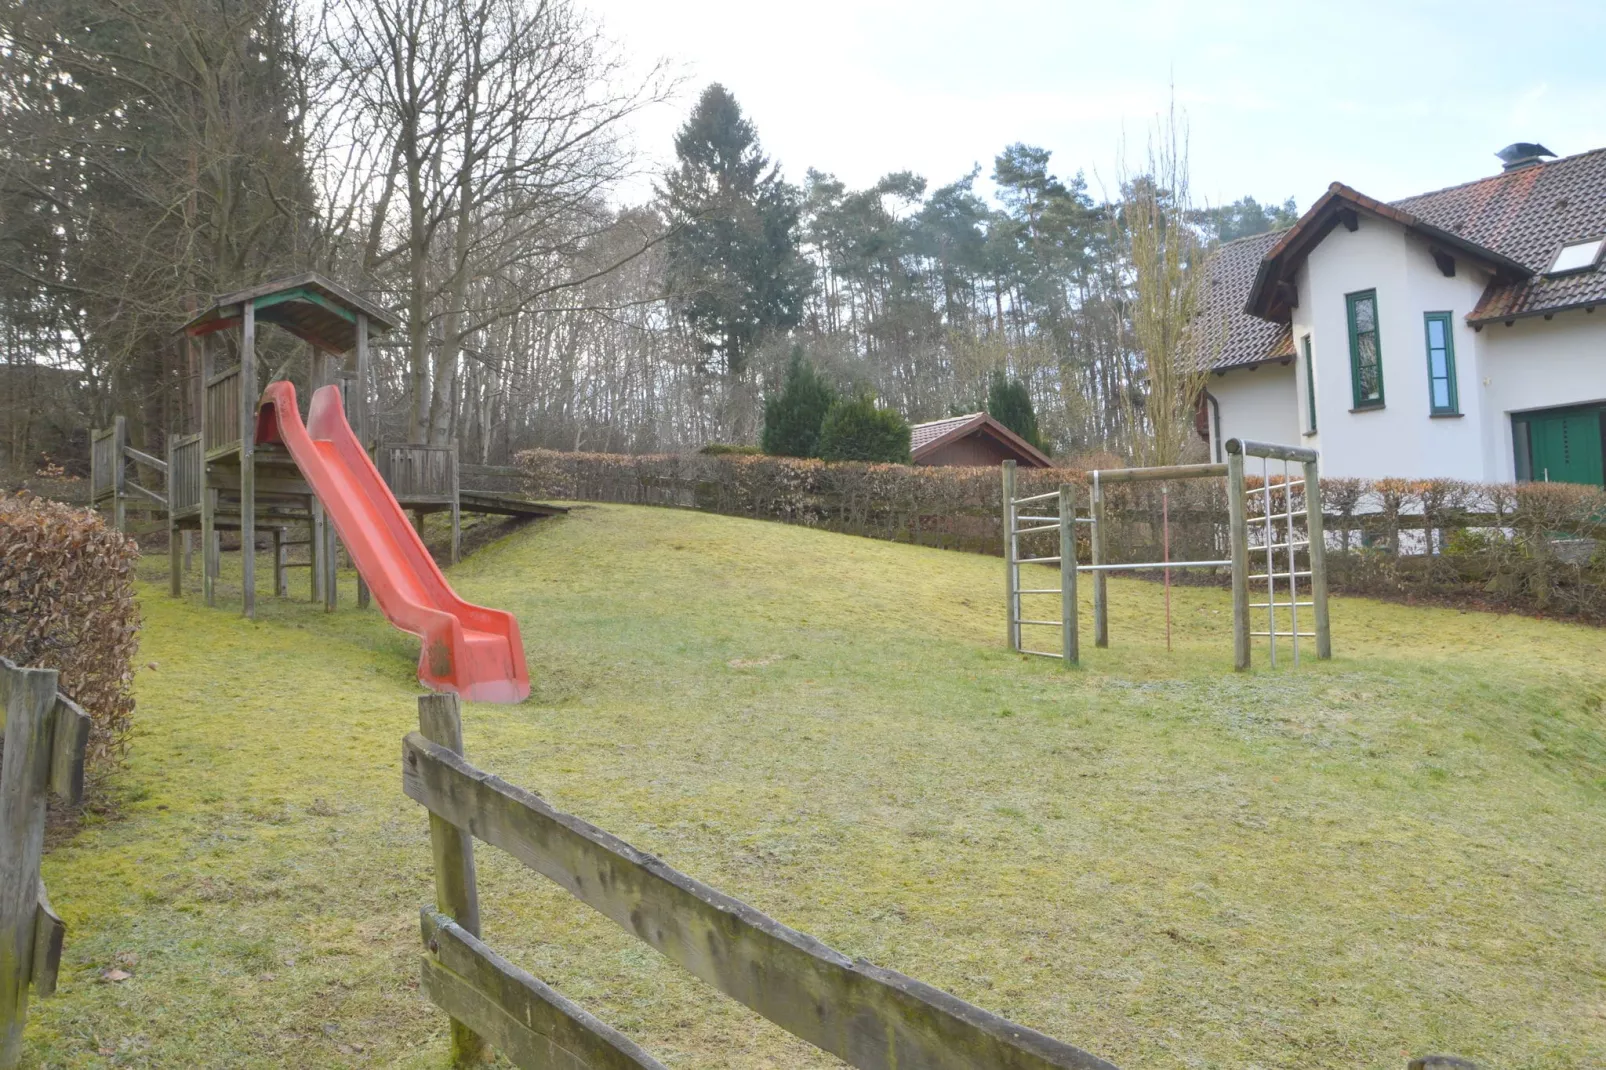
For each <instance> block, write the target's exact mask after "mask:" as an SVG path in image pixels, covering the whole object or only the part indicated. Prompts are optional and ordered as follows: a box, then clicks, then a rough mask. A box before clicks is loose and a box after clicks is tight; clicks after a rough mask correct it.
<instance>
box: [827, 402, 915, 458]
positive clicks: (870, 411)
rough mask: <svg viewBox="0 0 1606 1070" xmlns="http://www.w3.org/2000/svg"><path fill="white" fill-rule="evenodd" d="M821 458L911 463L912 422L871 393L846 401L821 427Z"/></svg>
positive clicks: (838, 403) (835, 408) (837, 406)
mask: <svg viewBox="0 0 1606 1070" xmlns="http://www.w3.org/2000/svg"><path fill="white" fill-rule="evenodd" d="M820 459H821V460H826V461H870V462H874V463H879V464H908V463H909V422H908V421H907V420H905V419H904V418H903V417H902V416H900V415H898V413H896V412H894V411H893V410H892V409H882V408H878V407H877V406H876V403H875V398H874V397H873V396H871V395H870V394H856V395H854V396H853V397H847V398H843V399H841V400H840V401H838V402H837V403H836V404H835V405H832V406H831V411H830V412H828V413H826V414H825V423H823V424H822V425H821V426H820Z"/></svg>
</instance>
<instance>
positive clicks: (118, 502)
mask: <svg viewBox="0 0 1606 1070" xmlns="http://www.w3.org/2000/svg"><path fill="white" fill-rule="evenodd" d="M127 445H128V420H127V419H126V418H125V417H122V416H118V417H116V418H114V419H113V421H112V526H113V527H115V528H116V529H117V530H118V531H127V530H128V515H127V513H128V507H127V506H126V505H124V504H123V487H124V486H125V480H126V477H127V472H128V465H127V464H126V463H125V460H124V457H123V447H124V446H127Z"/></svg>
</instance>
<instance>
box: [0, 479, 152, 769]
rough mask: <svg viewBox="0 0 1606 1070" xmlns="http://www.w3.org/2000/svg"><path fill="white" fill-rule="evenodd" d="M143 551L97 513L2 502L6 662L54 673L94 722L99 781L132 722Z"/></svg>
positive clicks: (1, 637)
mask: <svg viewBox="0 0 1606 1070" xmlns="http://www.w3.org/2000/svg"><path fill="white" fill-rule="evenodd" d="M138 558H139V547H138V546H137V545H136V544H135V542H134V540H133V539H131V538H129V537H128V536H126V535H123V534H121V533H120V532H117V531H115V530H113V529H112V528H111V527H109V526H108V525H107V524H106V522H105V521H104V520H103V519H102V518H101V517H100V516H99V515H98V514H96V513H94V512H92V511H90V510H88V509H85V508H82V507H74V506H70V505H65V504H63V503H61V502H55V501H49V500H47V499H43V498H35V497H33V496H32V495H29V494H27V493H26V492H24V493H22V494H19V495H15V496H10V495H6V494H4V493H0V655H3V656H5V657H7V658H10V659H11V660H12V661H13V662H15V663H16V664H18V665H26V666H29V667H32V668H44V669H55V670H57V672H58V673H59V674H60V677H59V681H58V684H57V687H58V689H59V690H60V691H61V692H62V694H64V695H66V696H67V697H68V698H71V699H72V700H73V701H75V702H77V703H78V704H79V705H80V706H82V707H83V709H84V712H85V713H87V714H89V717H90V722H91V726H90V734H89V753H88V762H89V766H90V769H91V775H92V776H97V777H98V776H99V775H101V774H104V773H105V772H106V771H107V770H108V769H109V768H111V767H112V766H114V765H115V764H116V763H117V762H118V761H120V760H121V758H122V755H123V753H124V751H125V749H126V748H127V745H128V734H129V728H130V726H131V723H132V720H133V714H134V657H135V655H136V654H137V653H138V649H139V606H138V604H137V603H136V601H135V598H134V564H135V562H136V561H137V560H138Z"/></svg>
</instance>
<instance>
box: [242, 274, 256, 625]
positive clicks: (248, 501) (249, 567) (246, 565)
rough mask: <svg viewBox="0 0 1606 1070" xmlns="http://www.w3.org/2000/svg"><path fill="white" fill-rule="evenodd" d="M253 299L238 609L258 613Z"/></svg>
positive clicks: (247, 329)
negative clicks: (240, 598) (239, 603)
mask: <svg viewBox="0 0 1606 1070" xmlns="http://www.w3.org/2000/svg"><path fill="white" fill-rule="evenodd" d="M256 344H257V320H256V302H255V301H254V300H252V299H250V298H247V299H246V300H245V302H244V303H243V305H242V306H241V311H240V593H241V596H242V599H243V600H242V602H241V605H240V613H241V614H242V615H243V616H245V617H248V618H253V617H255V616H256V615H257V489H256V488H257V456H256V431H257V429H256V411H257V410H256V404H257V356H256Z"/></svg>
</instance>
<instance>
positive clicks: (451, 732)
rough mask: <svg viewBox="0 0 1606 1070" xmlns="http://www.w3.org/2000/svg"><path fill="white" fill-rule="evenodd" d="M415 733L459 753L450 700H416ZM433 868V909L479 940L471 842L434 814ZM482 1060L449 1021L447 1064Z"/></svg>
mask: <svg viewBox="0 0 1606 1070" xmlns="http://www.w3.org/2000/svg"><path fill="white" fill-rule="evenodd" d="M418 729H419V732H420V733H421V734H422V735H423V737H424V738H425V739H427V740H429V741H430V742H431V743H438V744H439V745H441V746H442V747H445V748H446V749H447V750H449V751H451V752H452V753H453V754H458V755H461V754H462V753H463V718H462V715H461V711H460V708H459V705H458V701H457V696H456V695H420V696H418ZM429 844H430V851H431V854H432V855H433V856H434V863H435V907H436V909H438V910H439V911H440V912H441V913H442V914H446V915H448V916H449V917H451V919H452V920H453V921H455V922H457V924H458V925H459V926H461V927H462V928H463V929H464V930H465V931H467V932H468V933H469V934H471V935H473V936H479V935H480V900H479V890H478V888H477V886H476V882H475V878H474V837H473V836H471V835H469V834H467V833H464V832H463V831H462V830H460V829H459V828H458V827H457V826H456V825H453V824H452V823H451V822H450V821H447V820H446V819H445V818H444V817H441V816H439V815H438V814H435V813H431V814H430V815H429ZM484 1057H485V1042H484V1041H483V1040H482V1039H480V1037H479V1036H478V1035H477V1034H476V1033H475V1032H474V1031H473V1030H472V1029H470V1028H469V1027H468V1026H466V1025H464V1024H463V1023H462V1022H459V1021H458V1020H457V1019H455V1018H454V1019H452V1062H453V1063H454V1064H455V1065H457V1066H471V1065H473V1064H475V1063H477V1062H479V1061H480V1060H481V1059H483V1058H484Z"/></svg>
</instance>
